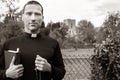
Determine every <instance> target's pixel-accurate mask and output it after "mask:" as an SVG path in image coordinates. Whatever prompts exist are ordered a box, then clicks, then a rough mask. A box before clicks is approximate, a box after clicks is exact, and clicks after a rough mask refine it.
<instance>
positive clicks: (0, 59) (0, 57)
mask: <svg viewBox="0 0 120 80" xmlns="http://www.w3.org/2000/svg"><path fill="white" fill-rule="evenodd" d="M5 72H6V70H5V61H4V53H3V50H2V48H1V49H0V80H4V79H5V78H6V75H5Z"/></svg>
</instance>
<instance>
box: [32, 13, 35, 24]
mask: <svg viewBox="0 0 120 80" xmlns="http://www.w3.org/2000/svg"><path fill="white" fill-rule="evenodd" d="M31 20H32V21H33V22H35V15H34V14H32V15H31Z"/></svg>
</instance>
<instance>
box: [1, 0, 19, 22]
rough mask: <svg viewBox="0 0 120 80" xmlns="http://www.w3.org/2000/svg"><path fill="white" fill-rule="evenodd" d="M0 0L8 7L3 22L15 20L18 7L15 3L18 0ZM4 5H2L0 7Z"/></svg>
mask: <svg viewBox="0 0 120 80" xmlns="http://www.w3.org/2000/svg"><path fill="white" fill-rule="evenodd" d="M1 2H2V3H3V4H5V6H6V8H8V13H7V14H6V19H5V23H7V22H9V20H15V12H16V11H17V10H18V9H19V7H16V6H15V5H16V3H18V2H19V0H1ZM5 6H3V5H2V6H1V7H5Z"/></svg>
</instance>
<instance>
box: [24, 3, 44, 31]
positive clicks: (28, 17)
mask: <svg viewBox="0 0 120 80" xmlns="http://www.w3.org/2000/svg"><path fill="white" fill-rule="evenodd" d="M22 20H23V21H24V27H25V29H26V30H27V31H29V32H31V31H37V30H38V29H39V28H40V27H41V24H42V21H43V14H42V8H41V6H40V5H37V4H28V5H26V7H25V9H24V13H23V15H22Z"/></svg>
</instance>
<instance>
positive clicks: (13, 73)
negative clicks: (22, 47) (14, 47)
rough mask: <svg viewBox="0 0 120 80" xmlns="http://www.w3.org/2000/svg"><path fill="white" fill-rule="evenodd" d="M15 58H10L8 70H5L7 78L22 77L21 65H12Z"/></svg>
mask: <svg viewBox="0 0 120 80" xmlns="http://www.w3.org/2000/svg"><path fill="white" fill-rule="evenodd" d="M14 61H15V57H13V58H12V61H11V63H10V66H9V68H8V69H7V70H6V77H8V78H12V79H15V78H19V77H21V76H22V75H23V70H24V68H23V65H21V64H20V65H14Z"/></svg>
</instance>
